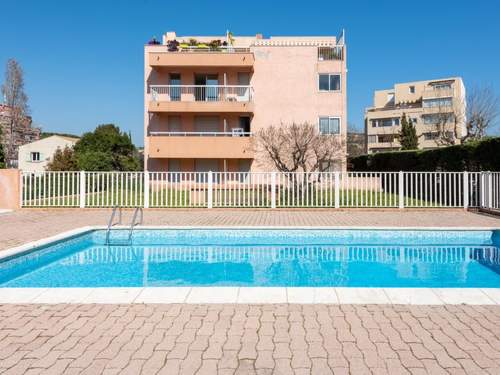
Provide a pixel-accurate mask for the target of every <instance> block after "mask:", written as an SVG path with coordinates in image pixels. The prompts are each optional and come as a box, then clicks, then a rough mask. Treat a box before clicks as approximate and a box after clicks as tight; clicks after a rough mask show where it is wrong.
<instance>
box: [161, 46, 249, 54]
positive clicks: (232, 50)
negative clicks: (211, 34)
mask: <svg viewBox="0 0 500 375" xmlns="http://www.w3.org/2000/svg"><path fill="white" fill-rule="evenodd" d="M169 52H193V53H207V52H208V53H217V52H219V53H250V48H242V47H232V46H219V47H211V46H206V47H199V46H186V47H181V46H179V47H177V50H176V51H169Z"/></svg>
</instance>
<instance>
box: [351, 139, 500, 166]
mask: <svg viewBox="0 0 500 375" xmlns="http://www.w3.org/2000/svg"><path fill="white" fill-rule="evenodd" d="M350 165H351V167H352V170H353V171H366V172H368V171H373V172H386V171H387V172H397V171H450V172H460V171H466V170H467V171H500V137H495V138H486V139H483V140H481V141H474V142H467V143H465V144H463V145H456V146H449V147H443V148H437V149H434V150H415V151H393V152H383V153H378V154H369V155H361V156H358V157H355V158H352V159H351V160H350Z"/></svg>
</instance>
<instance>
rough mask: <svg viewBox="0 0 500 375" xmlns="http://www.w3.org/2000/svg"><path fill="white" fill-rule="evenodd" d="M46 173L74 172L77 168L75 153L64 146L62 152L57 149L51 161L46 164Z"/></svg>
mask: <svg viewBox="0 0 500 375" xmlns="http://www.w3.org/2000/svg"><path fill="white" fill-rule="evenodd" d="M47 170H48V171H76V170H78V166H77V164H76V158H75V153H74V152H73V148H72V147H69V146H66V147H65V148H64V149H63V150H61V149H60V148H58V149H57V150H56V152H55V153H54V155H53V156H52V160H51V161H50V162H49V163H48V164H47Z"/></svg>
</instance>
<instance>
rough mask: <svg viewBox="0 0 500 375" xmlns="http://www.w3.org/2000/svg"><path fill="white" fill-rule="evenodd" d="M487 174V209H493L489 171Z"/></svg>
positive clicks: (491, 181)
mask: <svg viewBox="0 0 500 375" xmlns="http://www.w3.org/2000/svg"><path fill="white" fill-rule="evenodd" d="M487 173H488V175H487V176H488V185H487V186H488V208H493V175H492V173H491V172H490V171H488V172H487Z"/></svg>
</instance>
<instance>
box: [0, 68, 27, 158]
mask: <svg viewBox="0 0 500 375" xmlns="http://www.w3.org/2000/svg"><path fill="white" fill-rule="evenodd" d="M2 95H3V97H4V101H5V104H6V105H7V106H8V107H9V110H10V124H9V126H10V134H9V140H8V150H7V155H8V158H12V157H13V153H14V147H15V143H14V142H15V136H14V132H15V129H17V127H18V126H19V125H20V124H21V123H22V122H23V121H24V119H25V118H26V116H27V114H28V112H29V108H28V96H27V95H26V93H25V92H24V75H23V69H22V68H21V66H20V65H19V63H18V62H17V61H16V60H15V59H9V60H8V61H7V65H6V69H5V82H4V83H3V85H2Z"/></svg>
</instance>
